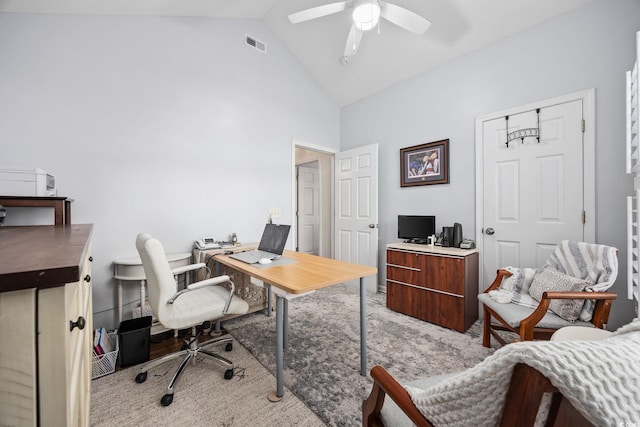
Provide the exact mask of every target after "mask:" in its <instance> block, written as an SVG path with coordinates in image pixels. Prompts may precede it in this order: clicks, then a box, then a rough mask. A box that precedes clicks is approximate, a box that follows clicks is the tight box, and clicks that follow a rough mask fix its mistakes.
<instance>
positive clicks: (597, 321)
mask: <svg viewBox="0 0 640 427" xmlns="http://www.w3.org/2000/svg"><path fill="white" fill-rule="evenodd" d="M617 297H618V296H617V294H615V293H613V292H544V293H543V294H542V299H541V300H540V304H538V307H536V309H535V310H534V311H533V313H531V314H530V315H529V317H527V318H526V319H524V320H523V321H522V322H520V336H521V337H524V339H526V340H533V328H535V326H536V325H537V324H538V322H539V321H540V320H542V318H543V317H544V315H545V314H546V313H547V310H549V304H550V303H551V300H552V299H584V300H587V299H588V300H595V301H596V307H595V309H594V311H593V319H592V322H593V324H594V325H595V326H596V327H598V328H601V329H602V328H603V327H604V325H606V323H607V321H608V320H609V310H610V309H611V302H612V301H613V300H615V299H616V298H617ZM523 334H524V335H523Z"/></svg>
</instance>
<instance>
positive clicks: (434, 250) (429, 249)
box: [387, 242, 478, 256]
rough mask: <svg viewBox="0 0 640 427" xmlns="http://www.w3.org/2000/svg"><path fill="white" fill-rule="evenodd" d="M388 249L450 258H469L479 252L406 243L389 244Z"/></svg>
mask: <svg viewBox="0 0 640 427" xmlns="http://www.w3.org/2000/svg"><path fill="white" fill-rule="evenodd" d="M387 248H390V249H401V250H407V251H416V252H424V253H431V254H436V255H450V256H468V255H471V254H475V253H477V252H478V249H477V248H474V249H460V248H443V247H442V246H435V245H420V244H417V243H404V242H398V243H388V244H387Z"/></svg>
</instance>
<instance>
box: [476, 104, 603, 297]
mask: <svg viewBox="0 0 640 427" xmlns="http://www.w3.org/2000/svg"><path fill="white" fill-rule="evenodd" d="M583 103H584V100H583V99H572V100H567V101H565V102H548V103H544V102H543V103H541V105H540V107H539V108H540V119H539V120H540V126H539V129H540V140H539V141H538V140H537V139H536V138H535V137H526V138H524V139H523V140H521V139H516V140H513V141H510V142H509V145H508V147H507V145H506V144H505V142H506V141H507V120H505V116H501V117H495V118H491V119H487V120H484V121H482V122H480V123H479V125H480V126H481V128H480V129H479V130H478V133H479V136H480V137H481V139H482V146H481V147H479V148H481V150H482V162H481V163H479V165H480V170H479V172H478V179H480V180H481V182H480V183H479V185H480V186H481V188H482V190H481V193H482V195H483V198H482V200H479V202H480V205H481V207H479V208H478V214H479V216H480V218H481V221H482V222H480V221H479V226H480V227H479V228H480V229H479V234H478V235H477V240H478V247H479V248H480V250H481V253H482V255H483V256H482V259H483V261H482V267H481V268H482V270H483V271H482V277H483V282H484V287H483V289H485V288H486V287H487V286H488V285H489V284H490V283H491V281H492V280H493V278H494V277H495V271H496V269H498V268H500V267H505V266H515V267H538V266H541V265H543V264H544V262H545V261H546V259H547V258H548V256H549V254H550V252H551V251H553V249H554V247H555V246H556V245H557V243H558V242H559V241H560V240H564V239H569V240H577V241H584V240H588V239H587V234H586V224H585V222H583V221H584V219H585V217H586V213H587V211H590V212H589V215H590V216H592V215H593V214H594V211H593V209H591V208H588V207H587V205H589V204H590V202H589V200H590V199H589V197H585V194H587V193H590V194H593V188H591V190H589V189H588V187H590V186H591V185H592V184H591V182H592V181H591V180H590V179H586V180H585V176H586V175H587V174H590V175H591V176H592V175H593V164H588V162H586V161H585V159H590V158H592V156H591V155H588V154H587V153H585V151H584V150H585V145H584V134H585V125H584V121H583V120H584V105H583ZM537 121H538V118H537V113H536V109H535V108H534V109H531V108H527V109H523V110H521V111H514V112H512V113H511V114H509V120H508V131H509V132H513V131H516V130H523V129H528V128H536V127H537ZM480 210H481V211H480ZM589 219H590V225H589V226H590V227H592V228H593V224H594V223H595V222H594V220H593V218H589ZM591 235H592V234H591V233H589V236H591Z"/></svg>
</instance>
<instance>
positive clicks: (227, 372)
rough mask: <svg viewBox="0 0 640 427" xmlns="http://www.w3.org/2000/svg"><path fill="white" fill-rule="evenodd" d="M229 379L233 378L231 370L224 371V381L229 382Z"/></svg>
mask: <svg viewBox="0 0 640 427" xmlns="http://www.w3.org/2000/svg"><path fill="white" fill-rule="evenodd" d="M231 378H233V369H227V370H226V371H224V379H225V380H230V379H231Z"/></svg>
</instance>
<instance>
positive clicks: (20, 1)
mask: <svg viewBox="0 0 640 427" xmlns="http://www.w3.org/2000/svg"><path fill="white" fill-rule="evenodd" d="M334 1H337V0H0V12H26V13H81V14H109V15H162V16H209V17H220V18H250V19H262V20H263V21H264V23H265V25H266V26H267V27H269V29H270V30H271V31H273V33H274V34H275V35H276V36H277V37H278V39H280V40H281V41H282V43H283V44H284V45H285V46H286V47H287V48H288V49H289V50H290V51H291V52H292V53H293V55H294V56H295V57H296V58H297V59H298V60H299V61H300V62H301V63H302V64H303V65H304V66H305V67H306V68H307V70H308V71H309V73H310V74H311V75H312V76H313V77H314V78H315V79H316V80H317V81H318V82H319V83H320V85H321V86H322V87H323V88H324V89H325V90H326V91H327V93H329V95H330V96H331V97H332V98H333V99H334V100H335V102H336V103H337V104H338V105H340V106H344V105H347V104H350V103H352V102H354V101H357V100H359V99H361V98H364V97H366V96H368V95H371V94H373V93H375V92H377V91H379V90H382V89H384V88H386V87H388V86H391V85H393V84H395V83H397V82H400V81H402V80H405V79H407V78H410V77H412V76H415V75H417V74H420V73H422V72H424V71H427V70H429V69H432V68H434V67H437V66H438V65H441V64H443V63H445V62H447V61H450V60H452V59H454V58H456V57H459V56H461V55H464V54H466V53H469V52H471V51H473V50H476V49H478V48H480V47H482V46H486V45H488V44H491V43H493V42H496V41H498V40H500V39H502V38H505V37H508V36H510V35H512V34H514V33H517V32H518V31H521V30H523V29H525V28H528V27H531V26H533V25H536V24H538V23H540V22H543V21H545V20H548V19H550V18H553V17H554V16H557V15H560V14H562V13H565V12H567V11H569V10H571V9H574V8H576V7H580V6H582V5H584V4H586V3H589V2H591V1H593V0H561V1H559V0H390V1H389V3H395V4H397V5H398V6H402V7H404V8H407V9H410V10H412V11H414V12H416V13H417V14H419V15H422V16H424V17H425V18H427V19H429V20H430V21H431V22H432V25H431V27H430V28H429V29H428V30H427V32H425V33H424V34H423V35H422V36H417V35H414V34H412V33H410V32H408V31H405V30H403V29H401V28H399V27H397V26H395V25H394V24H391V23H390V22H388V21H384V20H383V21H382V23H381V25H380V34H377V31H376V30H372V31H369V32H367V33H365V34H364V37H363V39H362V43H361V44H360V49H359V51H358V53H357V54H356V55H355V56H354V57H353V58H351V61H350V63H349V64H348V65H342V64H341V63H340V58H341V57H342V54H343V51H344V47H345V43H346V39H347V34H348V31H349V28H350V25H351V24H350V13H349V10H347V11H345V12H341V13H338V14H334V15H330V16H326V17H323V18H318V19H315V20H313V21H308V22H303V23H300V24H295V25H294V24H291V23H290V22H289V20H288V19H287V15H289V14H290V13H293V12H298V11H300V10H302V9H306V8H309V7H314V6H319V5H322V4H327V3H332V2H334Z"/></svg>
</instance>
